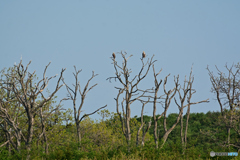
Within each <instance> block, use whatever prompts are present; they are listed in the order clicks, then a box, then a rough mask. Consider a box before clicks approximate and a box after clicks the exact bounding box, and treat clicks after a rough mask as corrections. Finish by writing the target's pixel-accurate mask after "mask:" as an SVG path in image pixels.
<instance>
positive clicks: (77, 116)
mask: <svg viewBox="0 0 240 160" xmlns="http://www.w3.org/2000/svg"><path fill="white" fill-rule="evenodd" d="M74 69H75V73H73V75H74V78H75V84H73V89H72V88H70V87H69V86H68V85H67V84H66V83H65V82H64V79H62V81H63V83H64V84H65V85H66V89H67V92H68V96H69V98H70V100H72V103H73V109H74V120H75V123H76V128H77V138H78V143H79V145H80V144H81V131H80V123H81V121H82V120H83V119H84V118H85V117H87V116H90V115H92V114H95V113H96V112H98V111H99V110H101V109H102V108H105V107H107V105H105V106H103V107H100V108H99V109H97V110H96V111H94V112H92V113H89V114H84V115H83V116H82V117H81V118H80V114H81V112H82V107H83V104H84V101H85V98H86V95H87V93H88V92H89V91H90V90H91V89H93V88H94V87H95V86H96V85H97V83H96V84H94V85H92V86H91V87H89V83H90V82H91V80H92V79H93V78H94V77H96V76H97V74H94V71H93V72H92V76H91V78H89V79H88V81H87V84H86V85H85V86H84V89H83V90H81V86H80V82H79V81H78V74H79V73H80V72H81V71H82V70H77V69H76V66H74ZM78 92H79V94H80V99H81V100H80V104H79V106H78V108H77V104H76V103H77V96H78ZM78 149H80V146H79V147H78Z"/></svg>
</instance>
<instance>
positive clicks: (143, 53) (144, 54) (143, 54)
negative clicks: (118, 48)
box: [112, 51, 146, 59]
mask: <svg viewBox="0 0 240 160" xmlns="http://www.w3.org/2000/svg"><path fill="white" fill-rule="evenodd" d="M112 57H113V59H115V58H116V55H115V53H114V52H113V54H112ZM145 57H146V53H145V52H144V51H143V52H142V59H143V58H145Z"/></svg>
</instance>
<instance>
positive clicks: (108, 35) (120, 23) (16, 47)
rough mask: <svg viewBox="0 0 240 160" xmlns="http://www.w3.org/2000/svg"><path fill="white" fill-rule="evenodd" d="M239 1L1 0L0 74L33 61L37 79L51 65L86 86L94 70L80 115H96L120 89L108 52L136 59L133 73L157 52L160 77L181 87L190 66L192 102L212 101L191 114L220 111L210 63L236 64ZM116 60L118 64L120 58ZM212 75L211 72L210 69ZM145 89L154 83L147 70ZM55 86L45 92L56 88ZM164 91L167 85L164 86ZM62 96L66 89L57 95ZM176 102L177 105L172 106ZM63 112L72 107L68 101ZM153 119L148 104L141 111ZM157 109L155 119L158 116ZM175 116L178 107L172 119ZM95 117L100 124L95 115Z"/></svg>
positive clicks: (111, 103)
mask: <svg viewBox="0 0 240 160" xmlns="http://www.w3.org/2000/svg"><path fill="white" fill-rule="evenodd" d="M239 6H240V1H238V0H231V1H226V0H211V1H210V0H201V1H192V0H188V1H187V0H182V1H179V0H173V1H160V0H151V1H146V0H131V1H126V0H122V1H116V0H95V1H93V0H91V1H89V0H88V1H87V0H70V1H66V0H50V1H46V0H45V1H44V0H42V1H30V0H28V1H26V0H21V1H17V0H15V1H14V0H13V1H0V54H1V59H0V69H3V68H4V67H10V66H13V65H14V63H15V62H16V63H18V62H19V61H20V58H21V56H22V59H23V64H25V65H26V64H27V63H28V62H29V61H30V60H32V64H31V65H30V71H34V70H36V71H37V76H38V77H41V76H42V72H43V70H44V67H45V66H46V65H47V64H48V63H49V62H50V61H51V62H52V63H51V65H50V66H49V70H48V72H47V75H48V76H52V75H55V74H59V73H60V71H61V68H67V70H66V72H65V73H64V77H65V79H66V81H67V83H72V82H73V81H74V78H73V75H72V72H73V71H74V70H73V65H76V66H77V68H78V69H82V70H83V71H82V73H81V74H80V80H81V83H82V85H83V84H85V83H86V81H87V80H88V78H89V77H90V76H91V74H92V70H94V71H95V73H98V74H99V76H97V77H96V78H95V79H94V81H93V83H92V84H94V83H98V86H97V87H95V88H94V90H92V91H91V92H90V93H89V94H88V96H87V98H86V103H85V106H84V107H83V110H84V112H85V113H89V112H91V111H94V110H95V109H97V108H98V107H101V106H103V105H105V104H107V105H108V107H107V109H109V110H110V111H113V112H115V111H116V108H115V101H114V98H115V97H116V94H117V91H116V90H115V89H114V86H119V83H117V82H112V83H109V82H108V81H106V78H107V77H109V76H114V69H113V66H112V64H111V59H110V58H109V57H110V56H111V54H112V52H120V51H126V52H128V53H129V54H133V57H132V58H131V60H130V61H129V63H131V65H130V66H131V67H132V70H133V71H134V73H137V71H138V70H139V67H140V60H139V58H140V57H141V53H142V51H145V52H146V54H147V56H148V57H151V56H152V55H153V54H155V58H156V59H157V60H158V61H157V62H156V64H155V68H156V69H157V70H160V69H161V68H162V69H163V72H162V73H161V75H160V77H161V78H164V77H165V76H166V75H167V74H168V73H171V77H173V75H177V74H179V75H180V80H181V83H182V82H183V80H184V76H185V75H188V74H189V72H190V69H191V66H192V64H194V66H193V74H194V76H195V82H194V85H193V87H194V88H195V89H196V90H197V93H196V94H195V95H194V97H193V101H198V100H204V99H207V98H209V99H210V101H211V102H210V103H208V104H200V105H195V106H192V109H191V110H192V112H207V111H209V110H210V111H217V110H219V106H218V104H217V103H216V101H215V100H214V95H213V94H212V93H210V88H211V84H210V81H209V76H208V72H207V70H206V67H207V65H209V67H210V69H212V70H214V65H217V66H219V68H220V69H222V70H224V65H225V64H226V63H227V64H229V65H231V64H233V63H237V62H239V61H240V52H239V51H240V43H239V42H240V21H239V20H240V7H239ZM118 60H121V59H120V58H119V59H118ZM214 71H216V70H214ZM148 76H149V77H148V78H147V79H146V80H145V81H144V82H143V84H142V87H143V88H144V87H147V86H149V84H150V86H151V85H152V84H153V81H152V72H150V74H149V75H148ZM171 80H172V78H170V81H171ZM54 84H55V81H53V83H50V84H49V89H50V90H53V89H54V87H55V86H54ZM169 87H172V84H171V83H169ZM65 96H66V90H65V88H62V89H61V90H60V92H59V93H58V97H59V98H63V97H65ZM172 103H174V102H172ZM64 107H65V108H72V106H71V103H65V105H64ZM145 108H146V109H145V113H146V114H148V115H152V105H151V104H149V105H148V106H146V107H145ZM140 109H141V106H140V104H139V103H136V104H135V105H133V106H132V116H134V115H140ZM161 111H162V110H161V107H160V106H159V108H158V111H157V113H161ZM175 112H178V109H177V107H176V106H175V105H173V106H172V108H170V109H169V113H175ZM92 118H99V116H97V115H95V116H92Z"/></svg>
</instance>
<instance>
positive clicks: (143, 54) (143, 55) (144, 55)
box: [142, 51, 146, 59]
mask: <svg viewBox="0 0 240 160" xmlns="http://www.w3.org/2000/svg"><path fill="white" fill-rule="evenodd" d="M145 57H146V54H145V52H144V51H143V53H142V59H143V58H145Z"/></svg>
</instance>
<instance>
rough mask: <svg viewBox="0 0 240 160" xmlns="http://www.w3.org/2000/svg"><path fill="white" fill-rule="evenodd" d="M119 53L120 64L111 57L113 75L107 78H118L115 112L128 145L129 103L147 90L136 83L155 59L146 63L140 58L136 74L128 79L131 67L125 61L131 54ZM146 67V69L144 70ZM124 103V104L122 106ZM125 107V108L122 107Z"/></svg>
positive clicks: (129, 139) (129, 134)
mask: <svg viewBox="0 0 240 160" xmlns="http://www.w3.org/2000/svg"><path fill="white" fill-rule="evenodd" d="M120 55H121V56H122V58H123V62H122V66H120V65H118V63H117V61H116V59H114V58H112V61H113V67H114V69H115V76H114V77H109V78H107V80H109V81H110V82H111V80H112V79H115V80H118V81H119V82H120V84H121V85H122V87H115V88H116V89H117V90H118V91H119V93H118V95H117V98H116V99H115V100H116V103H117V104H116V108H117V113H118V115H119V117H120V120H121V122H122V131H123V134H124V136H125V138H126V141H127V144H128V146H129V145H130V141H131V130H130V119H131V117H130V116H131V108H130V106H131V104H132V103H133V102H134V101H136V100H139V99H140V98H141V97H143V96H144V94H145V93H146V92H147V91H148V90H140V89H139V88H138V84H139V83H140V82H141V81H142V80H143V79H144V78H145V77H146V76H147V74H148V71H149V69H150V67H151V66H152V65H153V63H154V62H155V61H153V56H152V58H151V59H150V60H149V59H148V60H147V62H146V63H144V62H143V58H141V61H142V67H141V69H140V71H139V73H138V74H137V75H135V76H134V77H133V78H132V79H131V80H130V79H129V77H130V74H131V72H132V71H131V69H129V68H128V65H127V62H128V59H129V58H130V57H132V55H130V56H129V57H126V55H127V53H126V52H125V53H123V52H121V53H120ZM145 67H146V70H145V71H144V69H145ZM122 93H124V94H125V95H124V96H123V100H122V101H121V105H122V112H123V113H122V114H121V113H120V111H119V96H120V95H121V94H122ZM124 103H125V106H124ZM124 108H125V109H124Z"/></svg>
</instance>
